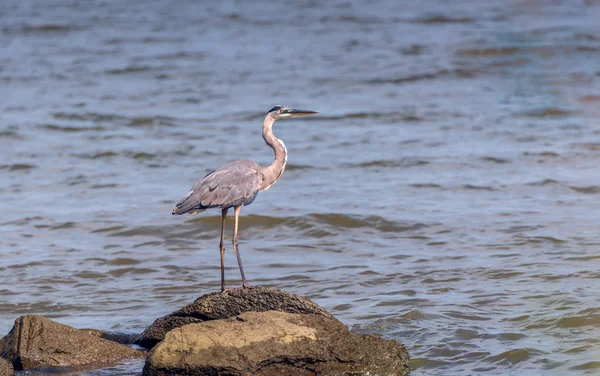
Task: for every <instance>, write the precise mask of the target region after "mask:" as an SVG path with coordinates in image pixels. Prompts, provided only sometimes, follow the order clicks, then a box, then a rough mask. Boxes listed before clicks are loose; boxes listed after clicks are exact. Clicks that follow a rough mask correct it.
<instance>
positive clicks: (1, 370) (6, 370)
mask: <svg viewBox="0 0 600 376" xmlns="http://www.w3.org/2000/svg"><path fill="white" fill-rule="evenodd" d="M14 374H15V371H14V369H13V365H12V363H11V362H9V361H8V360H6V359H4V358H0V376H14Z"/></svg>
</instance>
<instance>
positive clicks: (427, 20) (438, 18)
mask: <svg viewBox="0 0 600 376" xmlns="http://www.w3.org/2000/svg"><path fill="white" fill-rule="evenodd" d="M412 22H415V23H423V24H446V23H473V22H475V19H474V18H471V17H451V16H445V15H441V14H431V15H426V16H423V17H421V18H417V19H415V20H413V21H412Z"/></svg>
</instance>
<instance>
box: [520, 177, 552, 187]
mask: <svg viewBox="0 0 600 376" xmlns="http://www.w3.org/2000/svg"><path fill="white" fill-rule="evenodd" d="M559 184H560V182H558V181H557V180H554V179H544V180H538V181H533V182H531V183H527V184H526V185H529V186H534V187H536V186H545V185H559Z"/></svg>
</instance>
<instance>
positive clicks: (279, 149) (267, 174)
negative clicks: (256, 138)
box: [260, 115, 287, 191]
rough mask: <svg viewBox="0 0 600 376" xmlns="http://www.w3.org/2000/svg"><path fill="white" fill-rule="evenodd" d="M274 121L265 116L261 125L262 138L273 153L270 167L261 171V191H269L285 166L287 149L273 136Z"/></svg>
mask: <svg viewBox="0 0 600 376" xmlns="http://www.w3.org/2000/svg"><path fill="white" fill-rule="evenodd" d="M274 122H275V119H273V118H272V117H271V116H269V115H267V117H266V118H265V122H264V123H263V131H262V134H263V138H264V139H265V142H266V143H267V145H269V146H270V147H271V148H272V149H273V151H274V152H275V159H274V160H273V163H271V165H270V166H268V167H265V168H264V169H263V171H262V174H263V183H262V185H261V187H260V190H261V191H264V190H266V189H269V188H270V187H271V186H272V185H273V184H275V182H277V180H279V178H280V177H281V175H282V174H283V171H284V170H285V165H286V163H287V149H286V147H285V144H284V143H283V141H281V140H280V139H278V138H277V137H275V135H273V123H274Z"/></svg>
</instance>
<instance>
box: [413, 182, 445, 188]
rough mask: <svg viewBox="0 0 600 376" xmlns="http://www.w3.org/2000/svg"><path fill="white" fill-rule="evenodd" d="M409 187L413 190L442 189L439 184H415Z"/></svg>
mask: <svg viewBox="0 0 600 376" xmlns="http://www.w3.org/2000/svg"><path fill="white" fill-rule="evenodd" d="M410 186H411V187H413V188H434V189H439V188H442V186H441V185H439V184H434V183H420V184H419V183H417V184H410Z"/></svg>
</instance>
